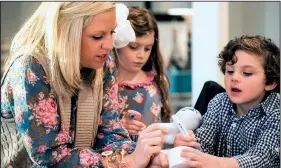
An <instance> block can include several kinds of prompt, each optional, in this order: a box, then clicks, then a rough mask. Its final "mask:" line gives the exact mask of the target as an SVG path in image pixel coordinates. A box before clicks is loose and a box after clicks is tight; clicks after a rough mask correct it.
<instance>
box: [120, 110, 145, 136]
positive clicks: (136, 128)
mask: <svg viewBox="0 0 281 168" xmlns="http://www.w3.org/2000/svg"><path fill="white" fill-rule="evenodd" d="M131 114H133V115H135V118H134V119H130V117H129V116H130V115H131ZM140 119H141V113H139V112H137V111H134V110H128V112H127V113H126V114H125V115H124V116H123V118H122V119H121V123H122V124H123V126H124V127H125V128H126V129H127V130H128V132H129V134H131V135H138V133H139V132H140V131H142V130H143V129H145V127H146V126H145V124H143V123H142V122H140Z"/></svg>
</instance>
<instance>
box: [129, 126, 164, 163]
mask: <svg viewBox="0 0 281 168" xmlns="http://www.w3.org/2000/svg"><path fill="white" fill-rule="evenodd" d="M167 133H168V131H167V130H165V129H164V128H162V127H161V126H160V125H159V124H158V123H154V124H151V125H150V126H148V127H147V128H146V129H145V130H143V131H141V132H139V138H138V141H137V144H136V149H135V151H134V152H133V153H132V155H133V156H132V158H133V159H132V163H134V164H135V165H133V166H131V167H135V168H143V167H146V166H147V165H148V163H149V162H150V158H151V156H153V155H157V154H159V153H160V151H161V148H162V145H163V143H164V136H163V134H167ZM158 157H160V156H158ZM158 157H157V158H158ZM161 157H162V156H161Z"/></svg>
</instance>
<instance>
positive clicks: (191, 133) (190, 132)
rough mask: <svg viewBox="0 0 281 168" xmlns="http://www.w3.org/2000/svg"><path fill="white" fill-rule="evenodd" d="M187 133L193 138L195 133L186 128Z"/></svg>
mask: <svg viewBox="0 0 281 168" xmlns="http://www.w3.org/2000/svg"><path fill="white" fill-rule="evenodd" d="M187 132H188V134H189V135H190V136H191V137H192V138H195V134H194V132H193V131H191V130H187Z"/></svg>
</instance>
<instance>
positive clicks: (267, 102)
mask: <svg viewBox="0 0 281 168" xmlns="http://www.w3.org/2000/svg"><path fill="white" fill-rule="evenodd" d="M228 99H229V98H228ZM229 101H230V102H231V100H230V99H229ZM276 108H278V109H279V108H280V98H279V97H278V95H277V93H275V92H267V93H266V94H265V96H264V98H263V100H262V102H261V103H259V104H258V105H256V106H255V107H254V108H253V109H250V110H249V111H248V113H247V114H246V115H245V116H259V115H269V113H270V112H271V111H272V110H274V109H276ZM235 111H236V104H233V103H232V108H231V111H230V112H231V113H232V114H235V115H236V113H235Z"/></svg>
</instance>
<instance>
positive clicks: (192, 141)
mask: <svg viewBox="0 0 281 168" xmlns="http://www.w3.org/2000/svg"><path fill="white" fill-rule="evenodd" d="M188 134H189V135H190V137H188V136H187V135H183V134H182V133H178V134H177V135H176V137H175V141H174V147H177V146H189V147H192V146H194V147H197V148H200V144H199V143H198V142H197V140H196V138H195V135H194V133H193V131H191V130H188Z"/></svg>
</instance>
